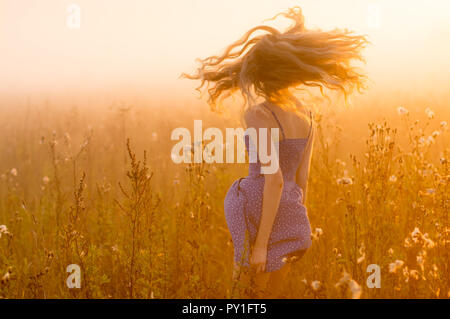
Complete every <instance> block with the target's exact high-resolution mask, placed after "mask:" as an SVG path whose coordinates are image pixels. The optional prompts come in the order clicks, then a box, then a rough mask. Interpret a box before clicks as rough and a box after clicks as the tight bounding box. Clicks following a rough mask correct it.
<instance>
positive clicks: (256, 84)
mask: <svg viewBox="0 0 450 319" xmlns="http://www.w3.org/2000/svg"><path fill="white" fill-rule="evenodd" d="M280 15H283V16H285V17H286V18H288V19H291V20H292V21H293V22H294V24H293V25H292V26H291V27H290V28H288V29H287V30H286V31H285V32H281V31H278V30H277V29H275V28H272V27H269V26H265V25H262V26H257V27H254V28H253V29H251V30H249V31H248V32H247V33H246V34H245V35H244V36H243V37H242V38H241V39H240V40H239V41H237V42H235V43H234V44H232V45H230V46H229V47H227V49H226V50H225V52H224V53H223V54H222V55H221V56H213V57H209V58H206V59H204V60H200V62H201V64H202V65H201V67H200V68H199V70H198V73H197V74H196V75H186V74H184V76H185V77H188V78H190V79H200V80H201V85H200V87H199V89H200V88H201V87H202V86H203V85H204V84H205V83H207V84H214V86H213V87H212V88H209V90H208V93H209V100H208V102H209V103H210V105H211V106H212V109H213V110H218V106H220V103H218V102H220V101H221V100H222V99H223V97H224V96H227V95H229V94H231V93H233V92H234V91H237V90H239V91H240V92H241V93H242V95H243V97H244V99H245V102H246V103H245V106H244V112H243V114H244V119H245V125H246V127H247V128H255V129H257V130H258V129H261V128H266V129H267V128H278V129H279V132H280V133H281V134H279V139H278V140H273V139H275V136H272V133H271V132H272V131H271V130H270V129H267V130H266V131H267V136H266V141H267V147H266V150H270V149H271V147H270V146H271V144H270V143H274V146H278V159H279V166H278V170H277V171H276V172H275V173H271V174H263V173H262V167H264V166H265V165H266V164H264V165H262V164H261V162H260V161H259V158H262V157H261V155H262V153H261V152H260V149H258V150H257V154H258V161H257V162H256V163H250V164H249V175H248V176H247V177H245V178H241V179H239V180H238V181H235V182H234V183H233V185H232V186H231V188H230V189H229V191H228V193H227V195H226V198H225V203H224V208H225V216H226V220H227V224H228V228H229V230H230V233H231V237H232V240H233V246H234V261H235V267H234V271H233V273H234V278H235V279H236V280H242V281H244V282H246V283H248V284H250V285H251V286H252V288H256V290H257V291H259V292H262V293H263V295H264V296H279V293H280V291H281V288H282V286H283V280H284V278H285V276H286V274H287V273H288V271H289V267H290V265H291V264H292V261H294V260H299V259H300V257H301V256H302V255H303V254H304V253H305V251H306V250H307V249H308V248H309V247H310V245H311V229H310V224H309V220H308V216H307V211H306V207H305V198H306V190H307V181H308V175H309V168H310V162H311V154H312V149H313V141H314V129H313V122H312V116H311V112H310V111H308V110H307V108H306V107H305V106H304V105H303V104H302V103H301V102H300V101H298V100H297V99H296V98H295V97H294V96H293V94H292V93H291V92H290V89H292V88H305V87H311V86H316V87H319V88H320V90H321V92H322V93H323V91H322V89H323V88H328V89H332V90H339V91H341V92H342V93H344V95H345V96H347V95H348V94H349V93H351V91H352V90H353V89H355V88H356V89H358V90H359V89H361V88H363V84H364V80H365V76H364V75H363V74H361V72H360V71H358V69H357V68H356V67H354V66H352V65H351V62H352V60H360V61H362V60H363V59H362V55H361V51H362V49H363V48H364V47H365V45H366V44H367V40H366V38H365V37H364V36H358V35H353V34H352V33H351V32H349V31H346V30H344V31H342V30H333V31H329V32H325V31H321V30H308V29H306V28H305V26H304V18H303V15H302V12H301V9H300V8H299V7H294V8H291V9H289V10H288V11H287V12H285V13H281V14H280ZM277 16H278V15H277ZM277 16H275V17H274V18H273V19H275V18H276V17H277ZM255 31H264V32H265V34H263V35H258V36H255V37H253V38H251V39H250V37H251V35H252V34H253V33H254V32H255ZM240 46H242V47H241V48H240V49H239V47H240ZM258 97H261V98H263V99H264V101H263V102H262V103H257V98H258ZM260 132H261V131H260ZM245 142H246V146H247V150H248V149H249V146H250V143H254V145H257V141H252V140H250V139H249V138H246V140H245ZM275 149H276V148H275ZM250 279H254V280H250Z"/></svg>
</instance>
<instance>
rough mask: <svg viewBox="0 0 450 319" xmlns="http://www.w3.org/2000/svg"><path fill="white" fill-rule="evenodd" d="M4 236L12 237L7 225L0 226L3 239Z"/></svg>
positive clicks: (0, 234) (0, 235)
mask: <svg viewBox="0 0 450 319" xmlns="http://www.w3.org/2000/svg"><path fill="white" fill-rule="evenodd" d="M2 234H3V235H10V232H9V231H8V228H7V227H6V226H5V225H0V238H2Z"/></svg>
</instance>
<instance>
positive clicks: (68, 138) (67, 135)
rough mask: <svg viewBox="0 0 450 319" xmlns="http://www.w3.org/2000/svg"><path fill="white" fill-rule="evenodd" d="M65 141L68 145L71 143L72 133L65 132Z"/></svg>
mask: <svg viewBox="0 0 450 319" xmlns="http://www.w3.org/2000/svg"><path fill="white" fill-rule="evenodd" d="M64 142H65V143H66V145H69V144H70V135H69V133H67V132H66V133H64Z"/></svg>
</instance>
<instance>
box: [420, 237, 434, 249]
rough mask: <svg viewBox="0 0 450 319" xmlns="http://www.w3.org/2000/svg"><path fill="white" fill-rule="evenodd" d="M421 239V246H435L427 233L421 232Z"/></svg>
mask: <svg viewBox="0 0 450 319" xmlns="http://www.w3.org/2000/svg"><path fill="white" fill-rule="evenodd" d="M422 240H423V247H425V248H428V249H430V248H433V247H434V246H436V244H435V243H434V241H432V240H431V239H430V238H429V237H428V233H425V234H423V236H422Z"/></svg>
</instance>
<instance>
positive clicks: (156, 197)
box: [0, 94, 450, 298]
mask: <svg viewBox="0 0 450 319" xmlns="http://www.w3.org/2000/svg"><path fill="white" fill-rule="evenodd" d="M15 103H16V104H17V105H16V104H15ZM18 104H19V103H18V102H14V101H13V102H12V101H7V102H3V103H2V105H3V106H2V108H0V132H1V135H0V150H1V153H0V154H1V156H0V195H1V196H0V225H2V226H0V298H237V297H241V296H240V291H241V290H240V289H237V285H235V284H233V283H232V281H231V271H232V256H233V246H232V242H231V237H230V234H229V232H228V229H227V226H226V222H225V218H224V213H223V200H224V197H225V194H226V192H227V189H228V187H229V186H230V185H231V184H232V182H233V181H234V180H235V179H237V178H239V177H241V176H245V175H246V170H247V166H246V165H245V164H206V163H203V164H190V165H189V164H180V165H176V164H174V163H173V162H172V161H171V157H170V151H171V148H172V146H173V145H174V144H175V141H171V140H170V133H171V131H172V130H173V129H174V128H176V127H180V126H182V127H187V128H188V129H190V130H191V129H192V126H193V120H194V119H202V120H203V123H204V125H203V127H204V129H205V127H208V126H214V127H219V128H225V127H237V126H238V125H239V123H238V122H236V120H231V119H230V118H226V117H221V116H219V115H217V114H213V113H211V112H209V111H208V110H206V108H205V107H204V106H201V105H203V104H201V105H200V102H199V105H198V106H196V105H184V104H183V103H181V104H177V106H171V105H146V104H145V103H142V104H139V105H134V104H132V103H130V104H127V103H111V104H110V105H108V106H106V105H99V106H98V107H97V106H96V107H93V106H92V105H78V106H68V107H66V106H64V107H61V106H59V105H57V104H54V103H52V102H50V101H47V102H33V103H28V104H27V103H22V104H20V105H18ZM318 104H319V102H318ZM449 104H450V96H439V99H437V98H436V96H435V97H434V99H431V97H430V96H429V95H426V96H422V97H420V96H410V95H407V94H404V95H395V94H390V95H389V94H386V96H381V97H380V96H379V97H378V98H376V97H375V96H372V97H370V98H361V99H359V100H358V101H357V102H355V103H354V104H353V105H352V106H350V107H344V106H340V105H328V103H326V102H321V105H317V109H316V112H317V115H316V123H317V136H316V141H315V149H314V155H313V165H312V168H311V174H310V181H309V190H308V197H307V204H306V206H307V208H308V215H309V218H310V220H311V226H312V229H313V232H314V234H313V235H314V236H313V237H314V240H313V245H312V247H311V248H310V250H309V251H308V252H307V253H306V255H305V256H304V257H303V259H302V260H301V261H299V262H298V263H297V264H296V266H295V268H294V269H293V273H292V274H291V276H290V277H289V282H287V283H286V289H285V291H284V296H285V298H449V297H450V277H449V275H448V274H449V273H450V269H449V249H448V248H449V245H450V242H449V231H450V228H449V224H448V210H449V204H450V203H449V198H448V194H449V186H450V183H449V178H450V172H449V164H448V158H449V144H448V142H449V134H448V125H447V123H446V122H445V121H446V120H447V119H449V118H450V117H449ZM127 141H128V142H127ZM72 264H76V265H79V267H80V270H81V288H72V289H69V288H68V286H67V279H68V277H69V275H70V273H68V272H67V267H68V266H69V265H72ZM371 264H376V265H378V266H379V267H380V276H381V277H380V286H381V287H380V288H369V287H368V285H367V284H366V281H367V278H368V277H369V276H370V275H371V273H370V272H367V269H368V266H369V265H371ZM369 268H370V267H369ZM372 269H373V268H372Z"/></svg>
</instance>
